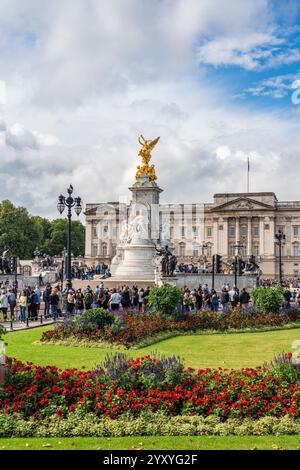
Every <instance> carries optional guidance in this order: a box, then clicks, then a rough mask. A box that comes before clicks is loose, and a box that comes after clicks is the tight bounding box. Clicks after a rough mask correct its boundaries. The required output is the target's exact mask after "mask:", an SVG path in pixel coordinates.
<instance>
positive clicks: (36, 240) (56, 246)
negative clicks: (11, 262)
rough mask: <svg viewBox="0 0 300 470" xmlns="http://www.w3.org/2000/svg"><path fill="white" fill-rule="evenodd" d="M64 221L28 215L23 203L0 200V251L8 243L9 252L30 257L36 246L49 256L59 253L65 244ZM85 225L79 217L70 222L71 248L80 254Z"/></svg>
mask: <svg viewBox="0 0 300 470" xmlns="http://www.w3.org/2000/svg"><path fill="white" fill-rule="evenodd" d="M67 233H68V221H67V220H66V219H56V220H53V221H52V222H50V221H49V220H48V219H46V218H44V217H40V216H32V215H30V214H29V213H28V211H27V209H25V208H24V207H15V206H14V205H13V204H12V203H11V202H10V201H7V200H6V201H2V202H1V203H0V254H1V253H3V251H4V249H5V248H6V247H8V248H9V249H10V251H11V254H12V255H13V256H18V257H19V258H20V259H32V257H33V252H34V250H35V248H36V247H38V248H39V250H40V251H41V252H42V253H47V254H49V255H51V256H54V255H60V254H61V252H62V251H63V249H64V247H66V246H67ZM84 238H85V228H84V226H83V225H82V223H81V222H80V221H74V222H72V252H73V253H74V255H75V256H79V255H84Z"/></svg>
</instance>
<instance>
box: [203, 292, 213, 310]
mask: <svg viewBox="0 0 300 470" xmlns="http://www.w3.org/2000/svg"><path fill="white" fill-rule="evenodd" d="M203 306H204V308H207V309H209V310H210V309H211V294H210V293H209V292H208V291H204V298H203Z"/></svg>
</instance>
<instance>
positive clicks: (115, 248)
mask: <svg viewBox="0 0 300 470" xmlns="http://www.w3.org/2000/svg"><path fill="white" fill-rule="evenodd" d="M116 253H117V246H116V245H112V248H111V254H112V256H116Z"/></svg>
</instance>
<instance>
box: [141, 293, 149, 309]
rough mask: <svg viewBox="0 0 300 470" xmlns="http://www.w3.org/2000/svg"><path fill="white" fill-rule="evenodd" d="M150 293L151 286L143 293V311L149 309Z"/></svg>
mask: <svg viewBox="0 0 300 470" xmlns="http://www.w3.org/2000/svg"><path fill="white" fill-rule="evenodd" d="M149 294H150V288H149V287H147V288H146V290H145V291H144V293H143V306H142V311H143V312H146V310H147V307H148V297H149Z"/></svg>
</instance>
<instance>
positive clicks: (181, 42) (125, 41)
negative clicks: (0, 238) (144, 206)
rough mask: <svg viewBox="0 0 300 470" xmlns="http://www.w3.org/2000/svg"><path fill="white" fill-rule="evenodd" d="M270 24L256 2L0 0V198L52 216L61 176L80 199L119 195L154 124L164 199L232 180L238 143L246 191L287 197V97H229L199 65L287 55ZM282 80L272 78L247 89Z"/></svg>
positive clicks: (290, 119) (294, 144) (238, 179)
mask: <svg viewBox="0 0 300 470" xmlns="http://www.w3.org/2000/svg"><path fill="white" fill-rule="evenodd" d="M281 33H282V31H280V30H279V29H278V28H277V27H276V25H275V24H274V17H273V15H272V14H270V3H269V2H267V1H264V0H251V1H250V0H249V1H248V0H243V2H241V1H240V0H231V1H229V2H220V1H219V0H202V1H201V2H199V1H198V0H172V1H171V0H153V1H151V2H146V1H141V0H112V1H110V2H99V1H98V0H89V1H88V2H87V1H86V0H77V1H76V2H74V1H71V0H64V1H63V2H61V1H60V2H59V1H58V0H51V1H50V0H48V1H45V2H40V1H38V0H26V2H20V1H19V0H9V1H8V0H2V1H1V2H0V47H1V50H2V51H3V54H1V57H0V70H1V76H0V80H2V81H3V82H5V84H6V100H5V103H3V104H2V105H1V103H0V149H1V163H2V178H1V188H0V199H4V198H11V199H13V201H14V202H15V203H16V204H20V205H25V206H27V207H28V208H29V209H30V210H31V211H32V212H33V213H35V214H41V215H47V216H49V217H57V216H58V213H57V211H56V199H57V196H58V195H59V194H61V193H62V192H65V191H66V188H67V187H68V185H69V184H70V183H72V184H73V186H74V188H75V193H76V195H80V196H81V197H82V198H83V200H84V202H85V203H87V202H101V201H103V202H105V201H112V200H118V199H119V195H129V191H128V187H129V186H130V185H131V184H132V182H133V180H134V176H135V172H136V166H137V165H138V164H139V157H138V151H139V145H138V141H137V138H138V136H139V135H140V134H141V133H143V134H144V135H145V137H146V138H154V137H156V136H158V135H160V136H161V140H160V143H159V145H158V146H157V147H156V148H155V150H154V152H153V163H154V164H155V165H156V168H157V174H158V178H159V179H158V182H159V184H160V185H161V187H162V188H163V189H164V192H163V193H162V200H163V201H165V202H181V201H182V202H189V203H191V202H203V201H211V199H212V195H213V193H214V192H216V191H218V192H219V191H242V190H243V189H245V187H246V179H245V162H246V159H247V156H248V155H251V161H252V163H251V175H252V180H251V185H252V189H253V190H254V189H255V190H258V191H259V190H275V191H276V190H277V188H279V190H278V191H280V194H278V197H284V198H285V199H287V198H289V197H291V198H297V197H298V196H297V186H296V185H291V184H290V181H291V180H292V179H293V178H294V174H295V171H296V169H297V168H299V163H298V161H297V158H299V148H300V145H299V144H300V142H299V137H298V136H299V123H298V116H297V113H296V107H293V108H294V110H293V112H294V114H293V113H290V114H289V113H286V114H285V115H284V117H283V114H282V113H281V112H278V113H275V112H274V113H272V114H267V113H266V112H264V111H263V110H260V109H259V108H257V109H253V107H251V108H248V107H247V104H240V103H237V102H235V103H232V102H230V101H229V99H228V98H227V96H226V90H224V89H223V88H222V87H221V86H219V87H218V86H217V85H216V83H212V82H211V80H210V71H209V69H208V68H207V67H206V66H205V64H212V65H215V66H218V67H219V66H222V65H226V66H228V65H236V66H238V67H242V68H243V69H245V70H252V71H255V70H257V69H260V68H263V67H265V66H266V65H267V64H269V65H270V66H271V64H273V65H272V66H274V67H275V66H276V61H277V62H278V61H279V58H280V61H286V62H287V61H294V60H298V58H297V57H298V56H297V54H298V53H297V47H296V46H294V45H290V44H289V41H288V39H287V37H286V36H285V35H284V34H281ZM295 79H297V77H294V80H295ZM270 80H271V79H270ZM289 86H290V84H289V83H288V81H286V80H284V79H282V80H281V79H277V82H276V80H275V78H274V80H273V82H271V81H269V83H267V82H264V83H260V82H259V83H255V84H254V85H253V86H252V87H251V88H252V90H250V87H248V90H247V91H246V92H244V93H245V94H248V93H253V94H255V93H257V94H259V93H263V92H270V90H272V89H274V93H276V91H277V93H288V91H289ZM272 87H273V88H272ZM243 88H244V87H243ZM255 88H256V91H255ZM241 91H243V90H241ZM288 158H291V159H292V161H293V162H294V163H293V165H294V166H290V165H286V162H287V159H288ZM283 166H284V167H285V177H284V180H283V173H282V167H283ZM266 174H268V175H269V177H268V178H266ZM279 182H280V184H279Z"/></svg>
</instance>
